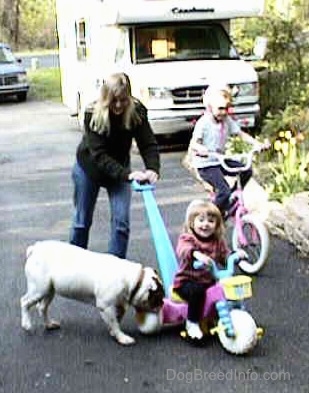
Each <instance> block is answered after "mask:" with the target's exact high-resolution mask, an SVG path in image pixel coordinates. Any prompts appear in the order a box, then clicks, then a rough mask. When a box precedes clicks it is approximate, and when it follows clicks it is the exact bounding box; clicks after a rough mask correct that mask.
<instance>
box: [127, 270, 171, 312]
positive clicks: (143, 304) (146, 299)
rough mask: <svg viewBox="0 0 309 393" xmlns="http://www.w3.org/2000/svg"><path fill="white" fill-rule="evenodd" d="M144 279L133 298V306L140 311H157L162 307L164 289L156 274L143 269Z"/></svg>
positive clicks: (153, 271)
mask: <svg viewBox="0 0 309 393" xmlns="http://www.w3.org/2000/svg"><path fill="white" fill-rule="evenodd" d="M144 272H145V274H144V278H143V281H142V284H141V287H140V289H139V290H138V291H137V294H136V296H135V297H134V304H133V306H134V307H135V308H136V309H138V310H141V311H158V310H159V309H160V308H161V307H162V306H163V298H164V289H163V285H162V282H161V280H160V278H159V275H158V273H157V272H156V271H155V270H154V269H152V268H150V267H145V268H144Z"/></svg>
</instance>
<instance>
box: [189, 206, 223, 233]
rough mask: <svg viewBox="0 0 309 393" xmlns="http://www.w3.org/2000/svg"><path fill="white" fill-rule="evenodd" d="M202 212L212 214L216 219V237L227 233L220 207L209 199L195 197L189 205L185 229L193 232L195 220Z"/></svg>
mask: <svg viewBox="0 0 309 393" xmlns="http://www.w3.org/2000/svg"><path fill="white" fill-rule="evenodd" d="M200 214H206V215H208V216H211V217H213V218H214V219H215V221H216V228H215V233H214V235H215V238H216V239H222V238H223V236H224V234H225V227H224V222H223V219H222V214H221V212H220V210H219V209H218V207H217V206H216V205H215V204H214V203H212V202H209V201H206V200H203V199H194V200H193V201H192V202H191V203H190V204H189V206H188V207H187V211H186V217H185V222H184V231H185V232H188V233H193V225H194V220H195V218H196V217H197V216H199V215H200Z"/></svg>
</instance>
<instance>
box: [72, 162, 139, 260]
mask: <svg viewBox="0 0 309 393" xmlns="http://www.w3.org/2000/svg"><path fill="white" fill-rule="evenodd" d="M72 179H73V183H74V197H73V200H74V208H75V212H74V216H73V223H72V228H71V232H70V243H71V244H75V245H76V246H79V247H82V248H87V246H88V240H89V231H90V227H91V224H92V219H93V213H94V208H95V204H96V201H97V198H98V195H99V191H100V186H99V185H98V184H96V183H95V182H93V181H92V180H91V179H90V178H89V177H88V176H87V174H86V173H85V172H84V170H83V169H82V168H81V166H80V165H79V164H78V163H75V164H74V167H73V170H72ZM106 191H107V194H108V199H109V204H110V212H111V223H110V224H111V232H110V240H109V244H108V251H107V252H108V253H111V254H114V255H117V256H118V257H120V258H125V257H126V253H127V249H128V243H129V235H130V206H131V195H132V191H131V185H130V183H127V182H123V183H119V184H116V185H112V186H108V187H106Z"/></svg>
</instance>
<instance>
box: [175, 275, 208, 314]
mask: <svg viewBox="0 0 309 393" xmlns="http://www.w3.org/2000/svg"><path fill="white" fill-rule="evenodd" d="M211 285H212V284H210V285H209V286H211ZM207 288H208V286H207V285H205V284H199V283H196V282H194V281H186V282H184V283H183V285H182V286H181V287H180V288H175V289H174V290H175V292H176V293H177V294H178V295H179V296H180V297H181V298H182V299H184V300H185V301H186V302H187V303H188V319H189V321H191V322H199V321H200V320H201V318H202V317H203V315H202V312H203V308H204V303H205V300H206V290H207Z"/></svg>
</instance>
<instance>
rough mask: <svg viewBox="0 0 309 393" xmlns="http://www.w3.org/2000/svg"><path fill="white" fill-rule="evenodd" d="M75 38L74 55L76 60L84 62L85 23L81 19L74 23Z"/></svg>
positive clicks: (85, 52) (85, 50)
mask: <svg viewBox="0 0 309 393" xmlns="http://www.w3.org/2000/svg"><path fill="white" fill-rule="evenodd" d="M75 36H76V53H77V59H78V60H81V61H84V60H86V57H87V46H86V23H85V21H84V20H83V19H82V20H80V21H79V22H76V23H75Z"/></svg>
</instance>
